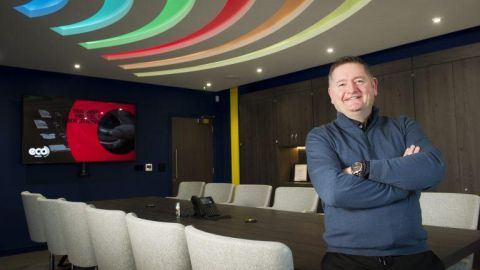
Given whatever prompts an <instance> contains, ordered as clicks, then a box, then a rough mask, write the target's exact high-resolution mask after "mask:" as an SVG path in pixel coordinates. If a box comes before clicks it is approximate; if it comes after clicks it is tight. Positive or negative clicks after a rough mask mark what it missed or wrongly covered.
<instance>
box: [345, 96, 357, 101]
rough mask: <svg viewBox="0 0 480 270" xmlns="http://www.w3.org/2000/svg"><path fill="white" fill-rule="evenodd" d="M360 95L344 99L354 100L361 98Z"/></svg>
mask: <svg viewBox="0 0 480 270" xmlns="http://www.w3.org/2000/svg"><path fill="white" fill-rule="evenodd" d="M359 98H360V96H353V97H349V98H346V99H344V101H349V100H354V99H359Z"/></svg>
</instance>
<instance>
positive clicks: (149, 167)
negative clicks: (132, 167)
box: [145, 163, 153, 172]
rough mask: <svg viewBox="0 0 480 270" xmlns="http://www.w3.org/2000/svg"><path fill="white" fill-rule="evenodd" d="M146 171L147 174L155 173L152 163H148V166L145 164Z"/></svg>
mask: <svg viewBox="0 0 480 270" xmlns="http://www.w3.org/2000/svg"><path fill="white" fill-rule="evenodd" d="M145 171H146V172H151V171H153V165H152V163H146V164H145Z"/></svg>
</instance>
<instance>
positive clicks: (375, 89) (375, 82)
mask: <svg viewBox="0 0 480 270" xmlns="http://www.w3.org/2000/svg"><path fill="white" fill-rule="evenodd" d="M371 81H372V88H373V94H374V95H375V96H377V95H378V80H377V78H375V77H373V78H372V80H371Z"/></svg>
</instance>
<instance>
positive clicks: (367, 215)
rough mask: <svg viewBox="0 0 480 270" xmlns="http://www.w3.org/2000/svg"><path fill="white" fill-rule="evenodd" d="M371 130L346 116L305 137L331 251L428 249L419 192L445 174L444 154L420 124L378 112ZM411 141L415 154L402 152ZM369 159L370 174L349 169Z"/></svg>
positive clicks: (407, 251) (383, 252)
mask: <svg viewBox="0 0 480 270" xmlns="http://www.w3.org/2000/svg"><path fill="white" fill-rule="evenodd" d="M372 114H373V115H372V116H371V121H370V123H369V124H368V126H367V128H366V129H365V130H362V129H361V128H359V127H358V126H357V125H355V124H354V123H353V122H352V121H351V120H350V119H348V118H347V117H346V116H345V115H343V114H341V113H338V114H337V119H336V120H335V121H333V122H331V123H328V124H326V125H323V126H320V127H317V128H314V129H313V130H312V131H310V133H309V134H308V136H307V141H306V151H307V162H308V171H309V175H310V178H311V180H312V183H313V185H314V187H315V189H316V191H317V192H318V194H319V195H320V197H321V199H322V203H323V204H324V211H325V234H324V238H325V241H326V242H327V244H328V251H330V252H340V253H345V254H352V255H363V256H391V255H407V254H414V253H418V252H423V251H426V250H428V249H429V248H428V246H427V244H426V239H427V234H426V232H425V230H424V229H423V227H422V218H421V210H420V204H419V197H420V192H421V191H422V190H427V189H430V188H433V187H435V186H436V185H438V184H439V183H440V181H441V180H442V178H443V175H444V171H445V169H444V163H443V160H442V157H441V154H440V152H439V151H438V149H437V148H435V147H434V146H433V145H432V144H431V143H430V142H429V140H428V139H427V138H426V136H425V135H424V134H423V132H422V131H421V129H420V127H419V126H418V125H417V124H416V122H415V121H413V120H411V119H409V118H406V117H399V118H395V119H392V118H388V117H382V116H379V115H378V109H376V108H374V109H373V110H372ZM410 145H418V146H420V148H421V151H420V152H419V153H417V154H413V155H409V156H405V157H404V156H403V154H404V152H405V149H406V148H407V147H409V146H410ZM360 160H368V161H369V162H370V172H369V176H368V179H363V178H361V177H357V176H354V175H350V174H346V173H344V172H343V169H344V168H346V167H349V166H351V165H352V164H353V163H354V162H356V161H360Z"/></svg>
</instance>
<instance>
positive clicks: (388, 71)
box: [240, 43, 480, 194]
mask: <svg viewBox="0 0 480 270" xmlns="http://www.w3.org/2000/svg"><path fill="white" fill-rule="evenodd" d="M372 73H373V74H374V76H375V77H377V79H378V81H379V94H378V96H377V98H376V106H377V107H379V108H380V113H381V114H383V115H387V116H399V115H405V116H408V117H411V118H414V119H415V120H416V121H417V122H418V123H419V124H420V126H421V127H422V129H423V130H424V132H425V133H426V135H427V136H428V137H429V139H430V140H431V141H432V142H433V143H434V144H435V145H436V146H437V147H439V148H440V150H441V151H442V154H443V157H444V159H445V162H446V175H445V178H444V181H443V183H442V184H441V185H440V186H439V188H438V190H439V191H445V192H465V193H474V194H480V168H479V167H480V142H479V138H480V127H479V124H478V123H479V122H480V120H479V119H480V110H479V109H478V107H480V106H479V104H480V43H476V44H472V45H467V46H463V47H457V48H453V49H449V50H445V51H440V52H435V53H431V54H426V55H421V56H416V57H410V58H405V59H401V60H398V61H393V62H388V63H384V64H380V65H376V66H373V67H372ZM306 86H310V89H306V88H305V87H306ZM296 88H301V89H296ZM327 89H328V78H327V77H326V76H325V77H321V78H316V79H313V80H309V81H304V82H299V83H296V84H292V85H287V86H282V87H276V88H271V89H266V90H264V91H259V92H255V93H249V94H245V95H241V99H240V108H241V109H240V141H241V142H242V143H248V144H252V142H250V141H251V140H256V139H255V136H253V135H248V136H246V135H245V134H247V133H248V132H242V130H241V129H242V127H243V128H245V129H249V128H250V127H247V126H246V125H247V124H246V123H245V122H244V121H246V119H248V121H253V122H255V121H257V123H256V124H254V125H255V127H256V128H262V127H263V128H266V129H267V130H269V131H268V132H267V133H268V135H266V133H265V132H263V131H257V132H260V133H262V132H263V135H265V136H269V137H270V138H269V139H268V140H266V141H268V142H272V141H273V142H274V144H270V143H266V144H262V143H257V144H255V147H263V150H261V151H264V152H263V153H262V154H258V152H253V150H252V151H250V152H249V151H247V147H245V148H244V149H243V150H242V151H241V156H242V157H241V160H242V161H244V162H241V164H240V166H241V168H242V169H241V172H244V171H249V173H248V174H246V175H244V176H248V177H249V179H258V177H256V176H255V175H256V174H258V175H260V174H262V173H263V172H262V173H260V172H255V171H252V170H249V169H247V168H245V166H254V165H253V164H252V163H258V162H261V160H259V159H258V157H260V156H261V157H262V158H264V157H269V158H270V159H269V160H270V162H274V163H275V165H272V166H273V167H275V169H268V171H269V172H270V173H271V174H272V175H270V176H269V177H266V178H268V179H269V180H268V182H269V183H273V184H274V185H285V184H288V181H291V173H288V172H289V171H291V169H292V168H293V164H294V163H295V162H298V161H299V160H301V158H299V157H295V155H296V154H298V151H296V150H292V149H295V148H289V147H288V145H279V144H278V137H279V136H284V135H285V132H284V131H282V130H283V127H279V125H283V123H285V122H282V121H278V119H288V121H290V122H289V123H291V121H292V116H296V117H297V116H298V115H304V114H305V113H306V112H308V110H307V111H306V110H305V108H304V107H302V106H301V104H302V103H305V102H308V101H305V91H309V93H310V98H311V104H312V110H311V114H312V118H310V116H309V117H306V118H308V121H303V120H305V119H303V120H299V121H298V123H302V122H312V121H311V120H310V119H313V124H312V125H313V126H318V125H321V124H324V123H326V122H329V121H331V120H333V119H334V118H335V115H336V113H335V110H334V108H333V106H332V105H331V104H330V98H329V96H328V92H327ZM295 91H297V92H298V93H299V94H300V93H301V94H302V95H303V96H302V97H301V98H292V95H295ZM287 93H288V95H286V94H287ZM260 96H262V97H263V100H269V99H271V100H279V99H281V98H282V97H283V98H284V99H283V100H294V101H295V102H296V103H295V106H289V104H288V103H287V104H282V106H281V107H278V106H275V105H274V106H269V107H268V106H267V105H265V104H263V105H261V104H260V105H258V106H261V107H264V110H267V111H268V114H269V117H270V118H269V119H270V121H272V120H271V119H272V118H275V117H276V119H277V121H276V125H277V127H273V128H272V127H270V126H271V125H275V124H273V122H272V123H270V121H269V120H267V119H264V118H262V116H261V115H260V114H261V112H255V113H254V115H253V116H248V115H249V114H252V113H251V112H247V111H248V110H250V109H249V107H250V106H252V105H251V103H252V102H253V100H255V97H260ZM287 96H288V98H287V99H285V97H287ZM266 97H267V98H266ZM299 100H301V102H298V101H299ZM256 102H257V101H256ZM273 104H275V102H274V103H273ZM265 106H267V107H268V109H267V107H265ZM309 106H310V105H306V106H305V107H309ZM242 107H243V109H242ZM299 107H300V108H299ZM298 110H300V112H299V111H298ZM272 114H273V115H275V116H272ZM262 119H263V120H262ZM293 121H294V120H293ZM250 124H252V123H250ZM289 125H290V124H289ZM303 125H306V124H303ZM308 128H311V126H309V127H308ZM296 129H301V128H299V127H296ZM248 134H251V133H248ZM260 137H261V136H260ZM264 142H265V140H264ZM267 148H268V149H267ZM256 151H259V150H258V149H257V150H256ZM257 168H258V167H257ZM264 177H265V176H264ZM241 181H242V182H244V178H243V177H242V175H241ZM246 181H247V182H250V180H246ZM253 182H256V180H255V181H253ZM264 182H267V181H264Z"/></svg>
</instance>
